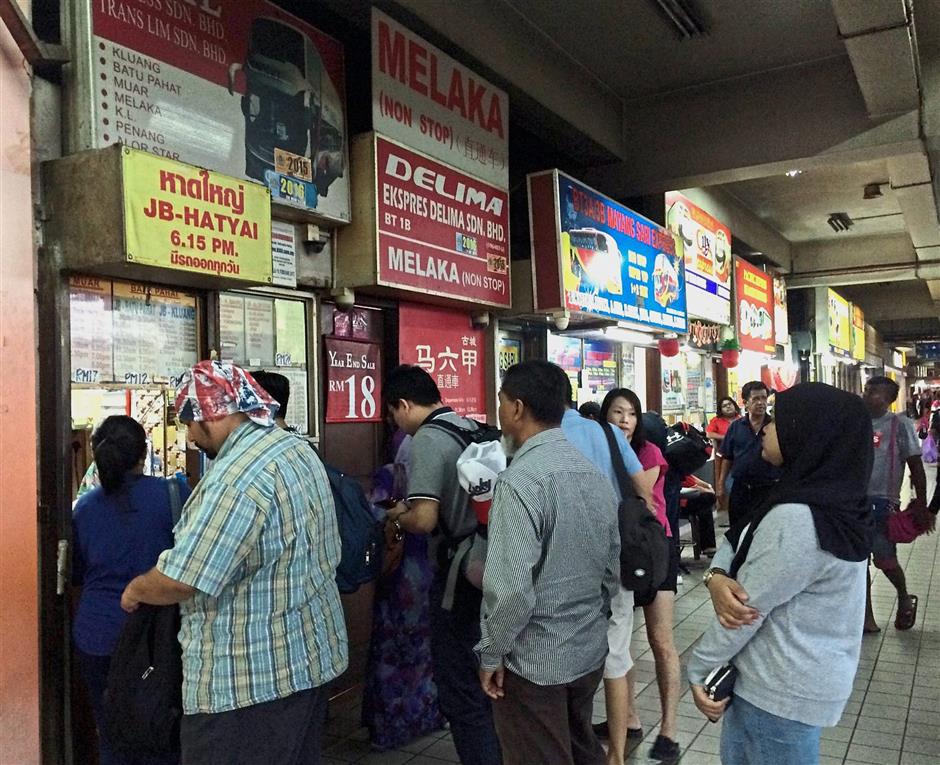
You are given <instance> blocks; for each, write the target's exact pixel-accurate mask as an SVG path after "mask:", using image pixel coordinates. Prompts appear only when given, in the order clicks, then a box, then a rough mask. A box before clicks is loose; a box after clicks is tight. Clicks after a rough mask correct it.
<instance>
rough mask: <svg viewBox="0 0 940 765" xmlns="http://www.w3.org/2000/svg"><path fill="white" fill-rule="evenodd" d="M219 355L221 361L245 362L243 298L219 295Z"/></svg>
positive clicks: (224, 294)
mask: <svg viewBox="0 0 940 765" xmlns="http://www.w3.org/2000/svg"><path fill="white" fill-rule="evenodd" d="M219 345H220V346H221V347H220V348H219V355H220V356H221V357H222V360H223V361H234V362H235V363H236V364H243V363H244V362H245V298H243V297H242V296H241V295H228V294H226V293H224V292H223V293H222V294H221V295H219Z"/></svg>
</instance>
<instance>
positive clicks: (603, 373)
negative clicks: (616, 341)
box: [583, 340, 617, 396]
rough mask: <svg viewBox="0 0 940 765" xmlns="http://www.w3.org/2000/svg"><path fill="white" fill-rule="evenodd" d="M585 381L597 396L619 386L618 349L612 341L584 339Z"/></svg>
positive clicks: (586, 385) (587, 386)
mask: <svg viewBox="0 0 940 765" xmlns="http://www.w3.org/2000/svg"><path fill="white" fill-rule="evenodd" d="M583 383H584V387H585V388H587V389H588V390H590V391H591V393H592V395H595V396H597V395H601V396H602V395H604V394H605V393H607V391H609V390H613V389H614V388H616V387H617V350H616V348H615V346H614V345H613V344H612V343H605V342H603V341H600V340H585V341H584V381H583Z"/></svg>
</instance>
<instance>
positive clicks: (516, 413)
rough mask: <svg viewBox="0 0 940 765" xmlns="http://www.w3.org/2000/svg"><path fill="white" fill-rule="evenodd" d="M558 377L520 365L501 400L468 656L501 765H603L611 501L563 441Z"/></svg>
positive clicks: (554, 370) (613, 589)
mask: <svg viewBox="0 0 940 765" xmlns="http://www.w3.org/2000/svg"><path fill="white" fill-rule="evenodd" d="M559 372H560V370H559V368H558V367H556V366H555V365H554V364H551V363H550V362H548V361H525V362H522V363H521V364H516V365H515V366H512V367H510V368H509V369H508V370H507V371H506V375H505V377H504V378H503V383H502V388H501V389H500V392H499V423H500V426H501V427H502V430H503V436H504V438H505V440H506V442H507V444H508V445H509V450H510V451H512V452H514V457H513V461H512V464H511V465H510V467H509V468H508V469H506V470H505V471H504V472H503V473H501V474H500V476H499V478H498V479H497V481H496V488H495V495H494V498H493V506H492V508H491V512H490V524H489V549H488V550H487V556H486V569H485V571H484V574H483V612H482V618H481V626H480V634H481V637H480V641H479V643H478V644H477V646H476V652H477V654H478V655H479V657H480V671H479V676H480V684H481V686H482V688H483V691H484V692H485V693H486V694H487V696H488V697H489V698H490V699H492V700H493V717H494V720H495V722H496V730H497V732H498V734H499V740H500V744H501V745H502V750H503V760H504V762H505V763H506V764H507V765H531V763H552V764H553V765H568V764H572V765H602V764H603V763H604V759H605V758H604V749H603V747H602V746H601V744H600V742H599V741H598V740H597V737H596V736H595V735H594V731H593V730H592V728H591V712H592V709H593V700H594V692H595V691H596V689H597V684H598V683H599V682H600V679H601V675H602V674H603V669H604V657H605V656H606V654H607V613H608V611H609V608H610V602H611V600H612V599H613V598H614V596H615V595H616V594H617V592H618V590H619V584H620V531H619V525H618V521H617V498H616V495H615V494H614V490H613V488H612V487H611V485H610V482H609V481H608V480H607V479H606V478H605V477H604V476H602V475H601V474H600V473H599V472H598V470H597V468H595V467H594V465H592V464H591V463H590V462H589V461H588V460H587V459H585V457H584V456H583V455H582V454H581V453H580V452H579V451H578V450H577V449H576V448H575V447H574V446H573V445H572V444H570V443H569V442H568V441H567V440H566V439H565V436H564V433H563V432H562V430H561V427H560V426H561V420H562V416H563V414H564V412H565V409H566V401H565V397H564V393H565V390H564V375H563V374H559ZM574 560H577V566H575V567H572V561H574Z"/></svg>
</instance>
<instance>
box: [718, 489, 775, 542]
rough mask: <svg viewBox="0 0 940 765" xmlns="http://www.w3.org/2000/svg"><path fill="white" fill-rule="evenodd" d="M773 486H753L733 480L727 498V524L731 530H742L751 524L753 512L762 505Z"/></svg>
mask: <svg viewBox="0 0 940 765" xmlns="http://www.w3.org/2000/svg"><path fill="white" fill-rule="evenodd" d="M772 488H773V484H767V485H764V486H760V485H754V484H752V483H748V482H747V481H742V480H741V479H739V478H735V479H734V484H733V485H732V486H731V495H730V496H729V497H728V523H729V524H730V525H731V529H732V530H734V529H740V528H744V527H745V526H746V525H747V524H748V523H750V522H751V517H752V515H753V513H754V511H755V510H756V509H757V508H758V507H759V506H760V505H761V504H762V503H763V501H764V500H765V499H766V498H767V495H768V494H769V493H770V490H771V489H772Z"/></svg>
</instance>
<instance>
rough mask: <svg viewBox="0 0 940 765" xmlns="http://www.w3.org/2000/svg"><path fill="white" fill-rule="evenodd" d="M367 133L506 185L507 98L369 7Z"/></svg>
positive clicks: (492, 181)
mask: <svg viewBox="0 0 940 765" xmlns="http://www.w3.org/2000/svg"><path fill="white" fill-rule="evenodd" d="M372 129H373V130H375V131H376V132H378V133H382V134H384V135H387V136H389V137H390V138H394V139H395V140H397V141H401V142H402V143H403V144H405V145H406V146H411V147H413V148H415V149H418V150H419V151H422V152H424V153H425V154H427V155H428V156H431V157H434V158H435V159H439V160H440V161H441V162H445V163H447V164H448V165H452V166H454V167H456V168H459V169H460V170H463V171H464V172H465V173H469V174H470V175H474V176H476V177H478V178H482V179H483V180H485V181H487V182H488V183H492V184H493V185H495V186H498V187H499V188H501V189H505V188H508V186H509V98H508V97H507V95H506V94H505V93H504V92H503V91H502V90H499V89H498V88H496V87H494V86H493V84H492V83H490V82H487V81H486V80H484V79H483V78H482V77H480V76H479V75H478V74H476V73H475V72H474V71H472V70H471V69H467V68H466V67H465V66H463V65H462V64H459V63H458V62H457V61H455V60H454V59H452V58H451V57H450V56H448V55H447V54H446V53H444V52H443V51H442V50H439V49H438V48H435V47H434V46H433V45H431V44H430V43H428V42H426V41H425V40H423V39H422V38H421V37H419V36H418V35H416V34H415V33H414V32H412V31H411V30H410V29H407V28H406V27H403V26H402V25H401V24H399V23H398V22H397V21H395V20H394V19H392V18H390V17H389V16H386V15H385V14H384V13H382V12H381V11H379V10H377V9H375V8H373V9H372Z"/></svg>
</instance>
